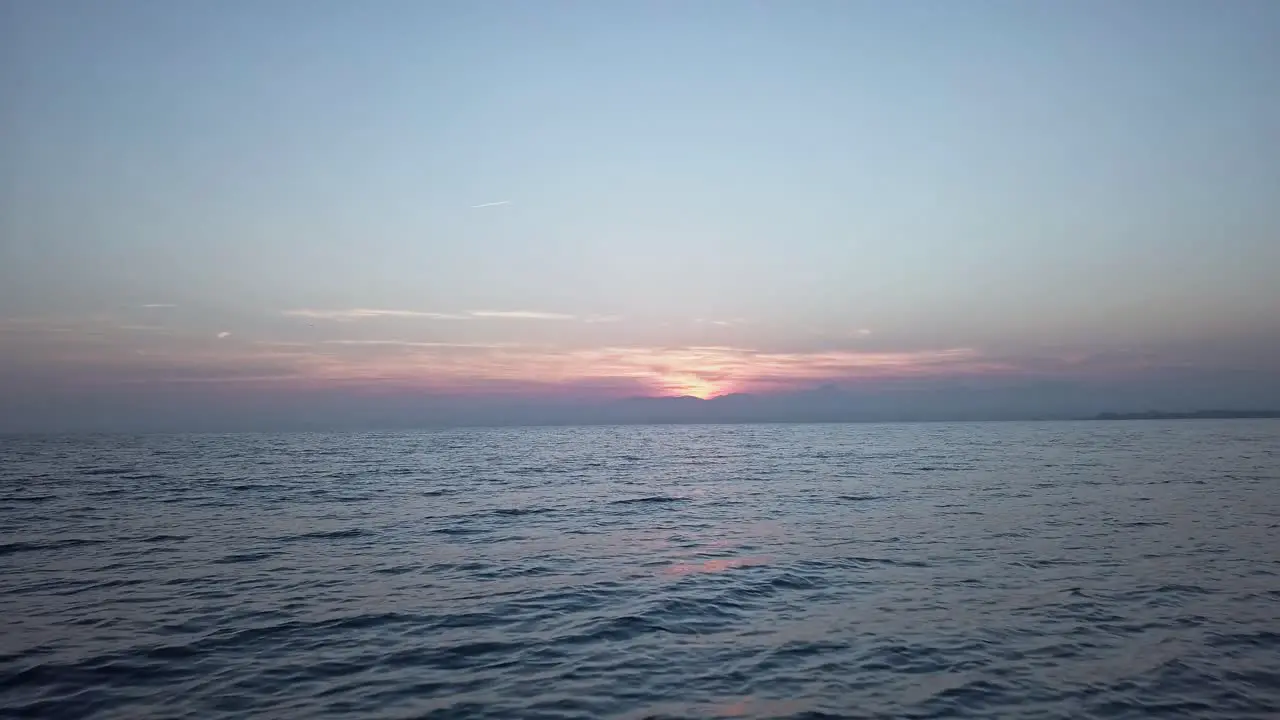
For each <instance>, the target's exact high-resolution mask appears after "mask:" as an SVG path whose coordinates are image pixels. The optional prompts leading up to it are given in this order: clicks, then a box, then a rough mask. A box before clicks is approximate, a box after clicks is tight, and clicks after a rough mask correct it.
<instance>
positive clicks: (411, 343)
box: [321, 340, 519, 350]
mask: <svg viewBox="0 0 1280 720" xmlns="http://www.w3.org/2000/svg"><path fill="white" fill-rule="evenodd" d="M321 343H322V344H324V345H355V346H362V345H367V346H388V347H415V348H471V349H485V350H491V349H495V348H510V347H519V345H518V344H516V343H453V342H419V341H416V340H323V341H321Z"/></svg>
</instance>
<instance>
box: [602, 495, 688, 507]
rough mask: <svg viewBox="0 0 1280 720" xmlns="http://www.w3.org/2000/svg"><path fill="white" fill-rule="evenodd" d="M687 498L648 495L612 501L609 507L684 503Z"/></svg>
mask: <svg viewBox="0 0 1280 720" xmlns="http://www.w3.org/2000/svg"><path fill="white" fill-rule="evenodd" d="M686 499H687V498H682V497H673V496H670V495H650V496H648V497H638V498H626V499H624V500H614V501H612V502H610V503H609V504H610V505H638V504H645V503H675V502H684V501H685V500H686Z"/></svg>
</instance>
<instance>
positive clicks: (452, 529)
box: [431, 525, 485, 535]
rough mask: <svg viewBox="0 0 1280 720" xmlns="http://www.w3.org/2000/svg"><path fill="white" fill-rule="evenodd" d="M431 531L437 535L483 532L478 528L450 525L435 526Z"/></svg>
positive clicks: (476, 533)
mask: <svg viewBox="0 0 1280 720" xmlns="http://www.w3.org/2000/svg"><path fill="white" fill-rule="evenodd" d="M431 532H433V533H435V534H437V535H478V534H480V533H483V532H485V531H484V530H481V529H479V528H468V527H458V526H456V525H451V526H449V527H442V528H436V529H434V530H432V531H431Z"/></svg>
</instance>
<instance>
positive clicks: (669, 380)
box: [662, 373, 724, 400]
mask: <svg viewBox="0 0 1280 720" xmlns="http://www.w3.org/2000/svg"><path fill="white" fill-rule="evenodd" d="M662 386H663V387H664V388H665V389H666V390H667V391H668V392H670V393H671V394H672V395H676V396H680V395H688V396H692V397H696V398H699V399H701V400H708V399H710V398H713V397H715V396H717V395H723V394H724V391H723V390H721V387H720V384H719V383H714V382H709V381H707V380H704V379H703V378H701V377H699V376H698V375H696V374H693V373H686V374H679V375H665V376H663V378H662Z"/></svg>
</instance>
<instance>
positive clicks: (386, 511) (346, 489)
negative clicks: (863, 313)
mask: <svg viewBox="0 0 1280 720" xmlns="http://www.w3.org/2000/svg"><path fill="white" fill-rule="evenodd" d="M0 533H3V536H2V538H0V540H2V542H0V623H2V624H3V625H2V627H3V632H2V633H0V715H4V716H12V717H49V718H75V717H98V718H149V717H164V718H218V717H225V718H242V717H272V718H313V717H351V718H356V717H360V718H364V717H386V718H400V717H430V718H514V719H519V720H525V719H528V720H532V719H536V718H646V717H654V718H667V717H695V718H716V717H725V718H728V717H770V718H773V717H779V718H836V717H850V718H861V717H885V718H890V717H892V718H925V717H929V718H947V717H956V718H960V717H973V718H1003V717H1007V718H1078V717H1105V718H1140V717H1188V718H1252V717H1259V718H1260V717H1275V716H1276V714H1277V713H1280V576H1278V575H1277V573H1280V422H1276V421H1217V422H1114V423H1045V424H1016V423H990V424H956V425H934V424H919V425H787V426H733V427H727V426H726V427H712V426H703V427H626V428H559V429H501V430H498V429H491V430H459V431H448V432H413V433H387V434H331V435H326V434H314V435H306V434H281V435H217V436H215V435H191V436H150V437H90V438H44V439H29V438H28V439H14V438H8V439H0Z"/></svg>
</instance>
